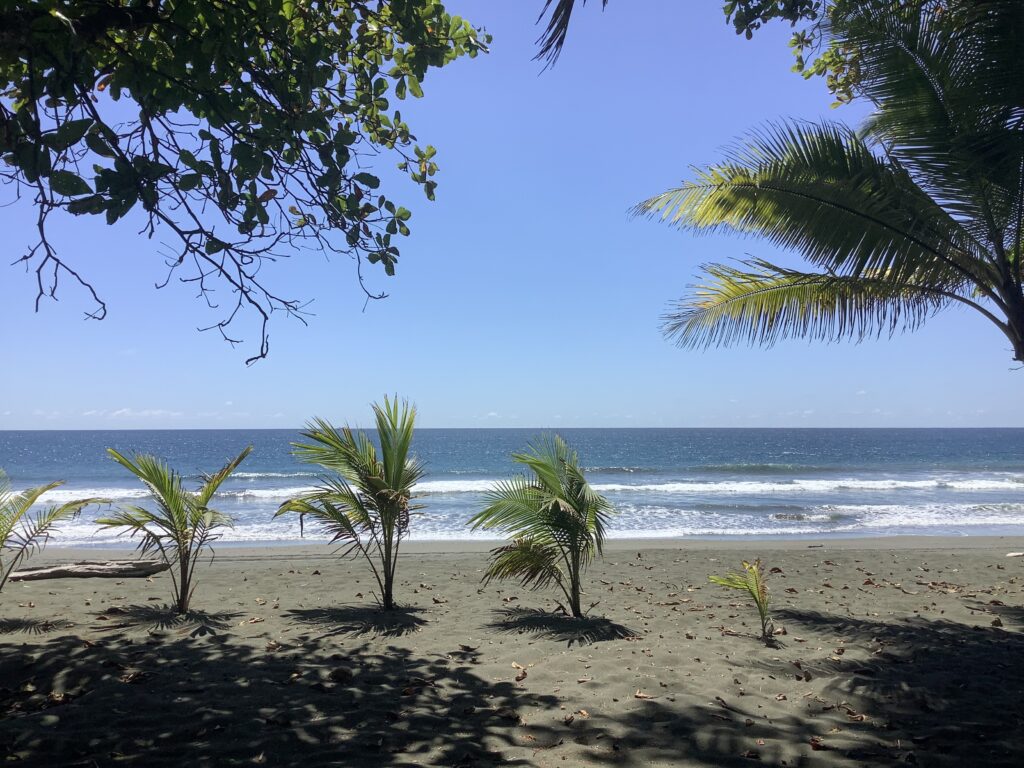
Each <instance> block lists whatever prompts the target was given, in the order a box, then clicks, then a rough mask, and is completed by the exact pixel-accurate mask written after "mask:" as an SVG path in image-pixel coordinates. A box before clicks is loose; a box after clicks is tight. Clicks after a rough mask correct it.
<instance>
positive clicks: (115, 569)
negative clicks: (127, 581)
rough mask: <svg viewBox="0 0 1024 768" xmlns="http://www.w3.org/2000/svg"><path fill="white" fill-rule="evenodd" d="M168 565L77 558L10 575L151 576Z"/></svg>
mask: <svg viewBox="0 0 1024 768" xmlns="http://www.w3.org/2000/svg"><path fill="white" fill-rule="evenodd" d="M168 568H170V566H169V565H168V564H167V563H160V562H157V561H156V560H78V561H76V562H74V563H62V564H60V565H40V566H33V567H29V568H22V569H21V570H20V571H15V572H14V573H12V574H11V575H10V580H11V581H41V580H43V579H69V578H76V579H93V578H103V579H122V578H136V577H146V576H152V575H153V574H154V573H160V572H161V571H166V570H167V569H168Z"/></svg>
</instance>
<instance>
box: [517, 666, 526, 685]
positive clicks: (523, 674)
mask: <svg viewBox="0 0 1024 768" xmlns="http://www.w3.org/2000/svg"><path fill="white" fill-rule="evenodd" d="M525 679H526V670H525V669H524V670H523V671H522V672H520V673H519V674H518V675H516V682H517V683H521V682H523V680H525Z"/></svg>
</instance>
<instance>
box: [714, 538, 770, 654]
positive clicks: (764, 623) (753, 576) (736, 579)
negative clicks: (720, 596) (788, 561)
mask: <svg viewBox="0 0 1024 768" xmlns="http://www.w3.org/2000/svg"><path fill="white" fill-rule="evenodd" d="M708 581H710V582H711V583H712V584H718V585H719V586H721V587H727V588H729V589H740V590H743V591H745V592H747V593H748V594H749V595H750V596H751V597H752V598H753V599H754V604H755V605H757V613H758V615H759V616H760V618H761V640H762V641H763V642H764V644H765V645H774V644H775V638H774V634H775V625H774V624H773V623H772V617H771V616H770V615H769V614H768V603H769V602H771V596H770V595H769V594H768V585H767V584H765V583H764V566H763V565H761V560H760V558H758V559H757V560H755V561H754V562H752V563H748V562H747V561H746V560H744V561H743V572H742V573H740V572H738V571H730V572H729V573H727V574H726V575H725V576H708Z"/></svg>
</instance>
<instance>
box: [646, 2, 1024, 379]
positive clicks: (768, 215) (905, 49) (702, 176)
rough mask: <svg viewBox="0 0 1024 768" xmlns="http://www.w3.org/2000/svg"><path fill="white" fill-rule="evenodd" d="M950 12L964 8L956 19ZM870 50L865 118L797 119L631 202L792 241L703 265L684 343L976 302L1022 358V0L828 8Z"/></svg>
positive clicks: (861, 333)
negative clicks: (780, 260) (790, 257)
mask: <svg viewBox="0 0 1024 768" xmlns="http://www.w3.org/2000/svg"><path fill="white" fill-rule="evenodd" d="M953 14H955V16H953ZM830 24H831V28H830V30H829V32H830V34H831V35H833V36H834V37H835V38H836V39H837V40H838V41H839V43H840V45H841V46H845V47H846V48H848V49H850V50H855V51H857V52H858V55H859V64H858V66H859V67H860V71H859V73H858V83H859V85H858V88H859V95H860V96H862V97H864V98H867V99H869V100H870V101H871V102H872V103H873V104H874V106H875V110H874V113H873V114H872V115H871V117H870V118H869V119H868V120H867V121H866V122H865V124H864V125H862V126H861V128H860V130H859V131H855V130H852V129H850V128H848V127H846V126H843V125H840V124H836V123H832V122H822V123H820V124H819V123H797V122H786V123H781V124H777V125H774V126H769V127H767V128H765V129H762V130H761V131H759V132H756V133H754V134H752V135H751V136H749V137H748V138H747V139H746V140H745V141H744V142H743V143H742V144H741V145H740V146H739V147H738V148H737V149H734V150H733V151H731V152H730V153H729V154H728V155H727V157H726V159H725V161H724V162H722V163H719V164H717V165H713V166H710V167H707V168H704V169H698V170H697V171H696V178H695V179H694V180H692V181H688V182H686V183H684V184H683V185H682V186H681V187H678V188H676V189H672V190H669V191H667V192H665V193H664V194H661V195H658V196H656V197H654V198H651V199H650V200H647V201H646V202H644V203H642V204H641V205H640V206H638V208H637V212H638V213H640V214H645V215H649V216H653V217H659V218H661V219H662V220H664V221H666V222H668V223H670V224H673V225H676V226H679V227H682V228H686V229H689V230H692V231H696V232H702V233H707V232H715V231H719V230H726V231H733V232H738V233H741V234H744V235H751V236H755V237H761V238H765V239H767V240H768V241H769V242H771V243H772V244H774V245H777V246H783V247H788V248H792V249H795V250H796V251H798V252H799V253H800V254H801V255H802V256H803V257H804V258H805V259H806V260H807V261H808V262H809V263H810V264H811V265H812V267H813V268H812V269H811V270H807V271H804V270H799V269H788V268H784V267H781V266H778V265H775V264H772V263H770V262H767V261H764V260H761V259H752V260H747V261H741V262H738V263H735V264H731V265H723V264H712V265H709V266H705V267H704V275H703V277H702V280H701V283H700V284H699V285H698V286H697V287H696V289H695V291H694V292H693V293H692V294H691V295H690V296H688V297H686V298H684V299H683V300H682V301H681V302H679V303H678V305H677V306H675V307H674V309H673V310H672V311H671V312H670V313H669V314H668V315H667V316H666V318H665V325H664V330H665V333H666V335H667V336H668V337H670V338H672V339H674V340H675V341H676V342H677V343H678V344H679V345H680V346H697V347H707V346H716V345H727V344H731V343H735V342H747V343H750V344H760V345H771V344H773V343H775V342H776V341H778V340H780V339H785V338H791V337H804V338H810V339H818V340H825V341H838V340H841V339H853V340H862V339H864V338H866V337H875V336H878V335H881V334H889V335H892V334H894V333H895V332H897V331H901V330H913V329H916V328H917V327H919V326H920V325H921V324H922V323H923V322H925V321H926V320H927V319H928V318H930V317H931V316H932V315H934V314H935V313H936V312H938V311H940V310H942V309H945V308H947V307H950V306H962V307H968V308H969V309H971V310H973V311H975V312H978V313H979V314H981V315H982V316H983V317H984V318H986V319H987V320H988V321H990V322H991V323H992V324H994V325H995V326H996V327H997V328H998V329H999V330H1000V332H1001V333H1002V334H1003V335H1004V336H1005V337H1006V338H1007V339H1008V340H1009V342H1010V345H1011V348H1012V355H1013V359H1014V360H1017V361H1024V292H1022V267H1021V257H1022V255H1024V250H1022V239H1021V238H1022V236H1024V228H1022V219H1024V170H1022V169H1024V111H1022V107H1021V105H1022V104H1024V76H1022V75H1024V72H1022V71H1021V67H1020V64H1019V61H1020V58H1019V50H1018V46H1019V41H1020V35H1021V33H1022V30H1024V3H1020V2H1017V1H1016V0H1014V1H1013V2H1010V1H1009V0H984V2H983V1H982V0H962V1H961V2H955V3H949V2H944V3H940V2H935V0H915V1H914V2H911V3H892V2H891V0H867V1H866V2H860V3H848V4H844V5H843V7H842V8H841V9H840V8H837V9H836V10H834V11H833V13H832V16H831V19H830Z"/></svg>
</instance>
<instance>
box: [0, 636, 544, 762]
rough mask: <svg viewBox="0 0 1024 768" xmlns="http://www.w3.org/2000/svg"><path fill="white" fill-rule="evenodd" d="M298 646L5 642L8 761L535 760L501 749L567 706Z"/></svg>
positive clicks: (384, 653)
mask: <svg viewBox="0 0 1024 768" xmlns="http://www.w3.org/2000/svg"><path fill="white" fill-rule="evenodd" d="M289 650H290V651H292V652H288V653H286V652H273V651H269V650H268V651H267V652H259V651H257V650H255V649H253V648H251V647H248V646H242V645H235V644H231V643H228V642H211V641H210V640H194V639H188V638H175V639H173V640H167V641H161V640H160V639H159V638H157V639H151V640H148V641H145V642H143V643H138V642H131V641H128V640H126V639H125V638H124V637H123V636H122V637H117V638H115V637H110V638H107V639H104V640H103V641H101V642H90V643H85V642H83V641H82V640H81V639H80V638H77V637H74V636H63V637H60V638H54V639H53V640H51V641H49V642H46V643H42V644H39V645H38V646H36V647H35V648H34V649H33V652H32V653H30V654H29V653H23V652H20V651H19V650H17V649H16V648H14V647H12V646H0V679H2V680H3V684H4V687H5V688H6V690H5V696H4V702H3V704H2V705H0V755H3V756H4V757H5V758H6V759H8V760H17V761H20V762H19V764H22V765H38V766H44V765H52V766H57V765H60V766H78V765H82V766H85V765H90V766H91V765H107V764H110V763H112V762H116V763H117V764H118V765H139V766H143V765H145V766H161V765H167V766H179V765H183V764H185V763H186V762H187V763H188V764H189V765H210V766H224V765H254V764H256V765H259V764H263V765H272V766H300V765H301V766H310V765H339V766H369V765H373V766H407V765H412V764H416V763H420V762H421V761H428V762H429V763H430V764H435V765H446V766H477V765H481V766H492V765H495V766H496V765H529V764H530V763H529V762H528V761H525V760H511V759H506V758H505V757H504V756H503V755H502V752H501V750H502V748H503V747H504V746H510V745H512V744H513V739H514V738H520V737H521V735H522V733H523V732H524V730H523V729H520V728H518V727H517V726H519V725H520V724H521V722H522V721H521V713H522V712H523V711H538V710H543V709H557V700H556V698H555V697H554V696H544V695H538V694H534V693H531V692H529V691H526V690H524V689H522V688H520V687H517V686H516V685H514V684H513V683H512V682H492V681H489V680H486V679H484V678H482V677H480V676H478V675H475V674H473V672H471V671H470V670H469V668H468V667H467V664H466V663H462V662H461V661H459V662H457V663H453V662H452V661H451V660H449V659H444V658H437V657H435V658H426V657H423V656H419V655H417V654H416V653H415V652H413V651H412V650H410V649H406V648H397V647H387V648H386V649H378V650H371V649H370V648H368V647H367V646H365V645H363V646H359V647H355V648H350V649H346V652H345V654H344V656H343V657H342V658H341V660H339V659H338V655H335V657H333V658H331V659H327V658H325V657H324V654H323V651H322V649H319V652H317V649H316V648H314V647H307V648H296V647H294V646H292V647H290V648H289ZM469 661H470V662H471V661H472V660H469ZM467 663H469V662H467ZM528 732H529V733H530V738H531V739H533V740H534V741H535V742H536V743H537V744H538V745H539V744H543V743H546V742H548V741H550V742H552V743H554V741H555V740H556V739H555V737H554V736H553V735H552V734H551V733H549V732H548V731H547V730H546V729H545V728H544V727H543V726H530V727H529V729H528ZM428 755H430V756H431V757H429V759H428V757H427V756H428Z"/></svg>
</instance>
